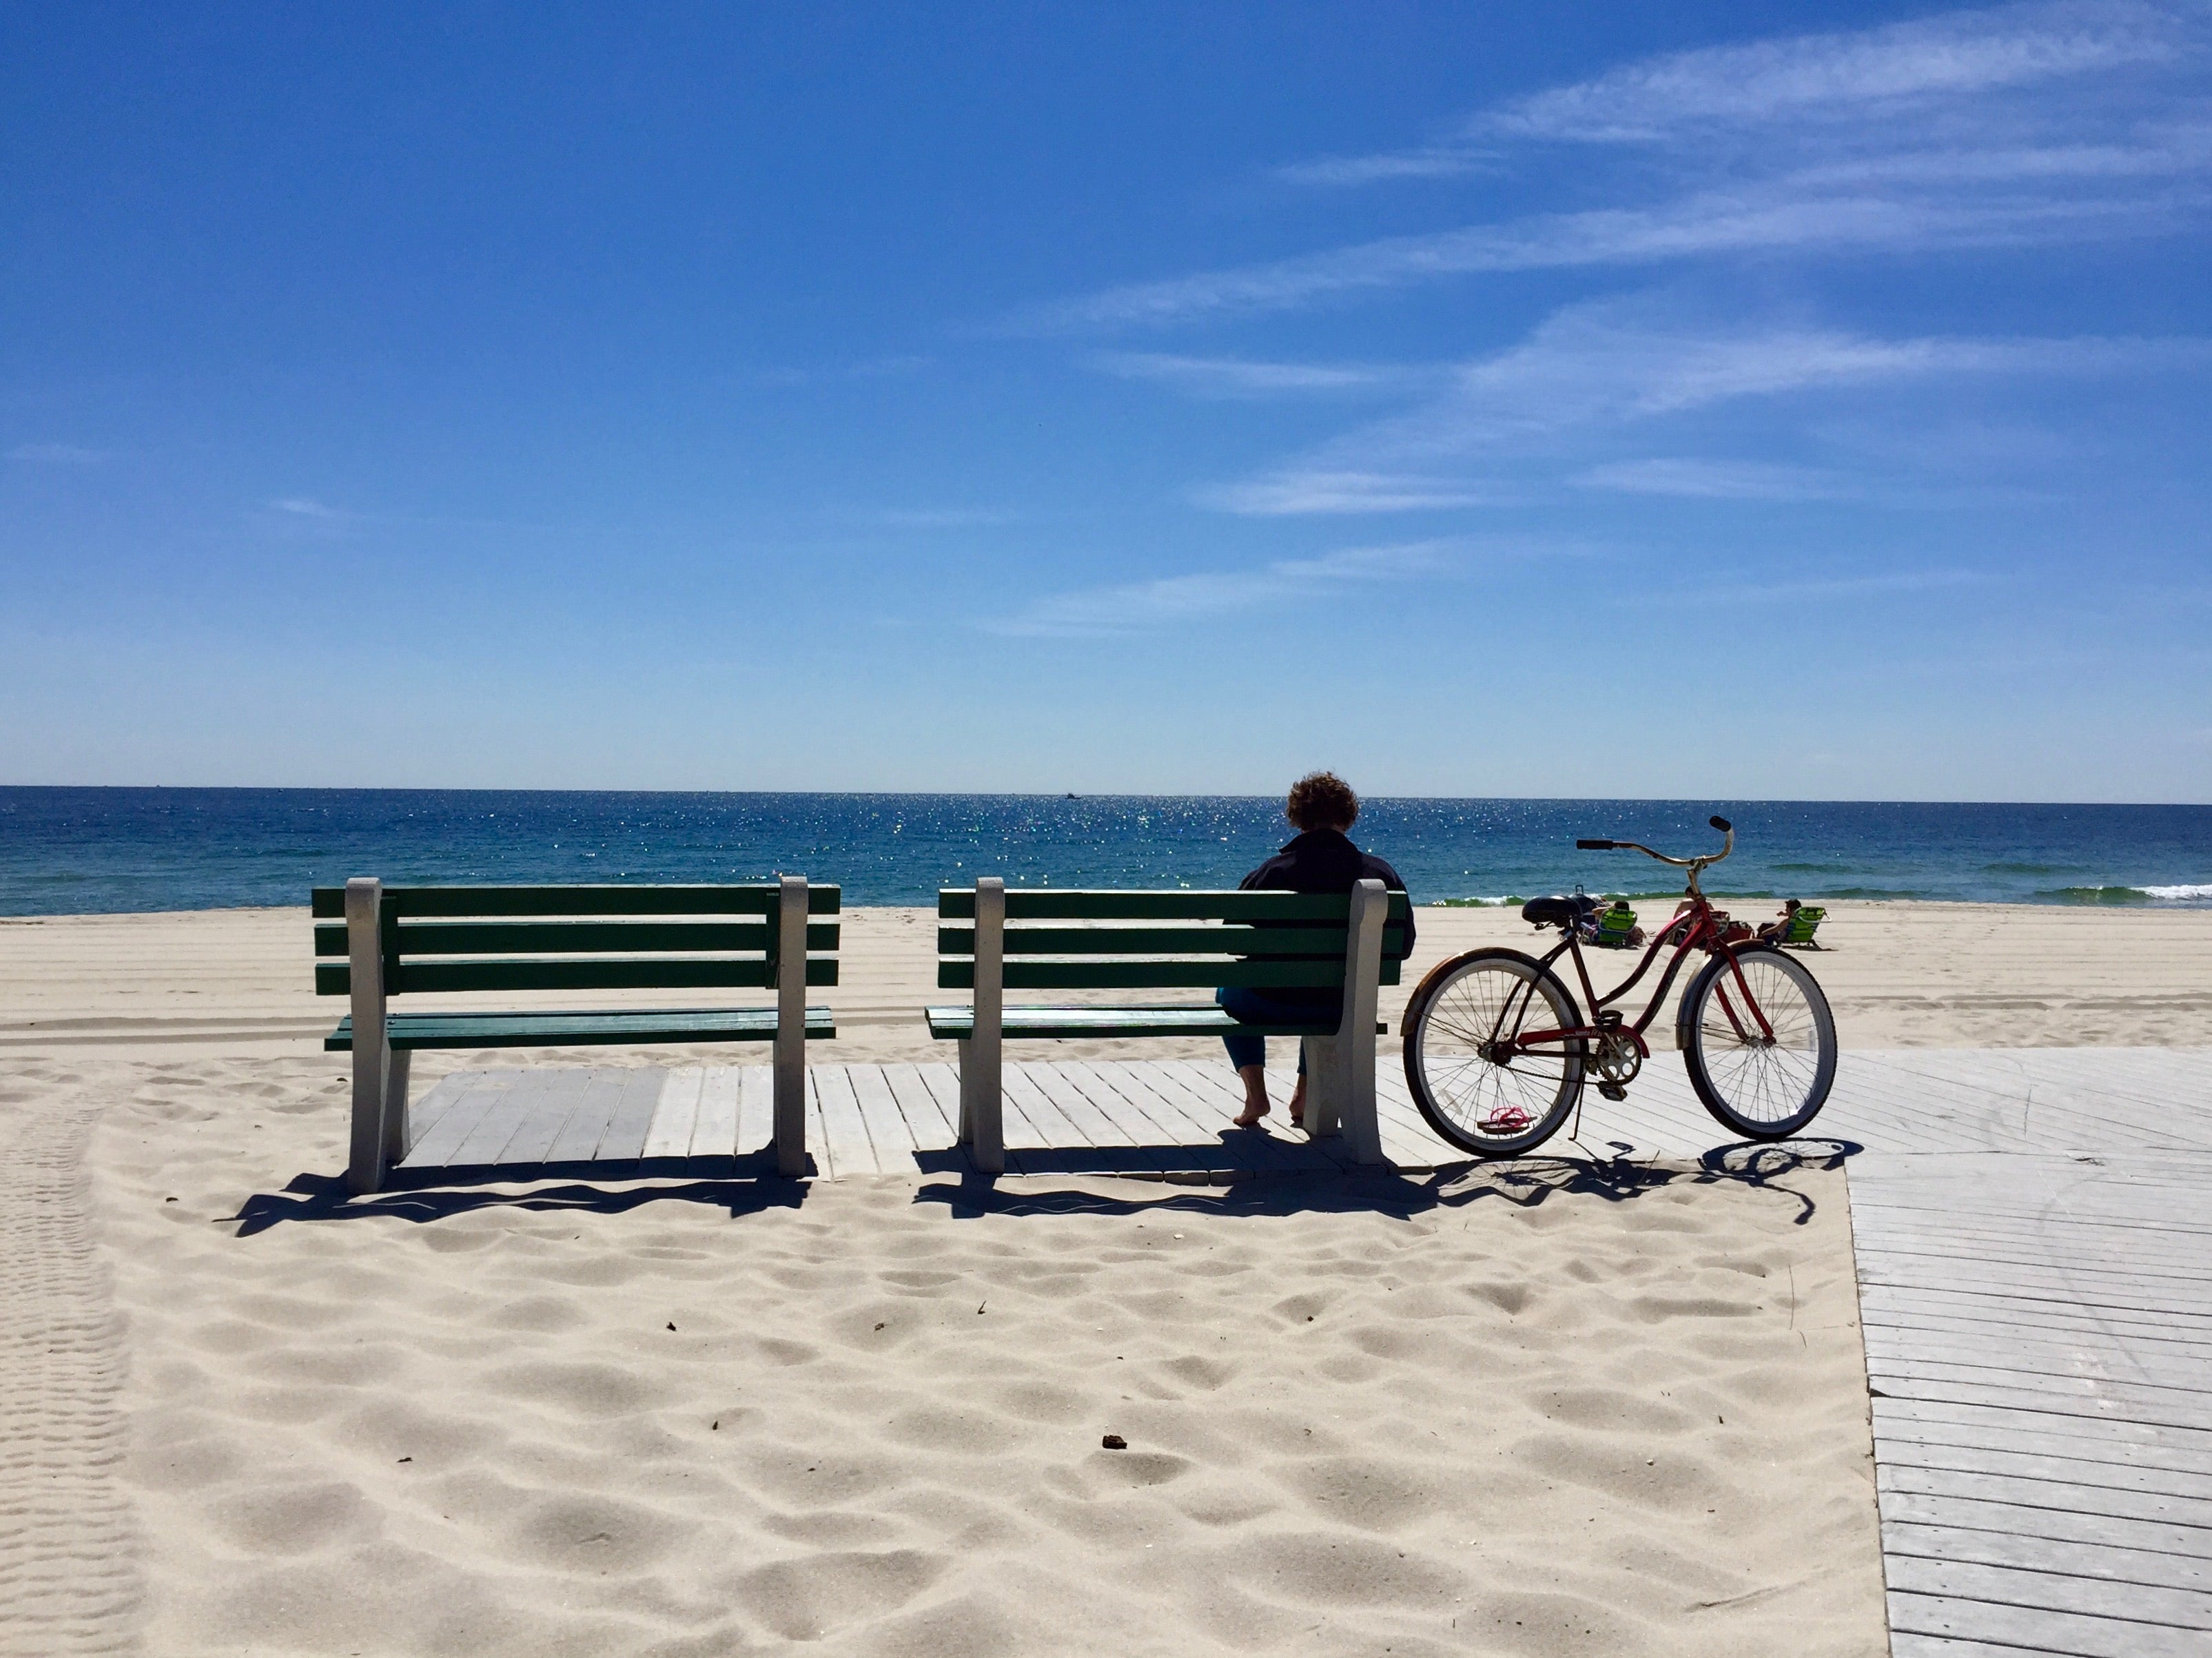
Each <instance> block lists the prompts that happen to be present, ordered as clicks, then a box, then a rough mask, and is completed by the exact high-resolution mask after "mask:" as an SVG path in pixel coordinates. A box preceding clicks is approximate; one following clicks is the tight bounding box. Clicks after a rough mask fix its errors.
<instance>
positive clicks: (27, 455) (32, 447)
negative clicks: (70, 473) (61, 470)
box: [8, 443, 107, 466]
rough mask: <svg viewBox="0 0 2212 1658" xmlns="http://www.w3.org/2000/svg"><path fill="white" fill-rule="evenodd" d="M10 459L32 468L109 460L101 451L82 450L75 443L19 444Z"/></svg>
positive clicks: (9, 456)
mask: <svg viewBox="0 0 2212 1658" xmlns="http://www.w3.org/2000/svg"><path fill="white" fill-rule="evenodd" d="M8 459H10V460H20V461H22V462H24V463H25V464H27V465H32V466H89V465H93V464H94V462H95V461H101V460H105V459H107V455H106V451H105V450H100V449H81V448H79V447H78V446H76V444H74V443H19V444H17V445H16V446H15V447H14V448H12V449H10V450H9V451H8Z"/></svg>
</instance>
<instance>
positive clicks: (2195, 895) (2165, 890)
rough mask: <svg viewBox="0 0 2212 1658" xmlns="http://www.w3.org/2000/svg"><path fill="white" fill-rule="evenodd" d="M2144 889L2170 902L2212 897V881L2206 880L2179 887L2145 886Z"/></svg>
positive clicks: (2155, 896) (2201, 900)
mask: <svg viewBox="0 0 2212 1658" xmlns="http://www.w3.org/2000/svg"><path fill="white" fill-rule="evenodd" d="M2142 890H2144V891H2145V892H2147V893H2148V894H2149V895H2150V896H2152V897H2154V898H2163V899H2165V900H2166V902H2169V903H2172V902H2177V901H2178V902H2183V903H2203V902H2205V901H2206V900H2208V899H2212V882H2206V881H2199V882H2195V883H2193V884H2187V885H2183V886H2178V887H2145V888H2143V889H2142Z"/></svg>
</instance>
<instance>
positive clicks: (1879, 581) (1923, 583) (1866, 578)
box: [1674, 569, 1990, 604]
mask: <svg viewBox="0 0 2212 1658" xmlns="http://www.w3.org/2000/svg"><path fill="white" fill-rule="evenodd" d="M1987 580H1990V578H1989V577H1988V576H1987V575H1986V574H1984V573H1982V572H1981V571H1978V570H1956V569H1936V570H1892V571H1885V572H1881V573H1879V574H1870V575H1854V576H1829V577H1817V576H1816V577H1811V578H1808V579H1805V580H1781V581H1729V582H1721V583H1717V584H1716V585H1714V586H1706V587H1699V588H1696V589H1693V590H1692V591H1689V592H1681V593H1678V594H1676V595H1674V597H1676V598H1680V599H1685V600H1687V601H1690V602H1692V603H1695V604H1804V603H1809V602H1812V601H1814V600H1819V599H1850V598H1870V597H1873V596H1875V595H1877V594H1881V593H1925V592H1945V591H1948V590H1951V589H1955V588H1959V587H1971V586H1978V585H1979V584H1981V583H1983V582H1985V581H1987Z"/></svg>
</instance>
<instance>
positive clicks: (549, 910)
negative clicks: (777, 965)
mask: <svg viewBox="0 0 2212 1658" xmlns="http://www.w3.org/2000/svg"><path fill="white" fill-rule="evenodd" d="M384 897H385V903H386V906H387V909H388V913H390V914H395V915H451V916H474V915H771V914H775V907H776V904H777V902H779V900H778V896H777V890H776V888H775V885H774V884H773V883H770V884H764V885H759V886H720V887H716V886H649V885H647V884H644V883H642V882H641V883H639V884H636V885H635V886H613V885H599V886H540V887H525V886H503V887H387V888H386V890H385V895H384ZM841 902H842V889H841V888H838V887H834V886H815V885H813V884H809V885H808V886H807V889H806V910H807V914H810V915H835V914H837V913H838V910H839V906H840V903H841ZM310 906H311V908H312V909H313V914H314V915H315V918H316V919H317V920H344V919H345V889H344V888H343V887H317V888H315V889H314V890H313V894H312V895H311V897H310Z"/></svg>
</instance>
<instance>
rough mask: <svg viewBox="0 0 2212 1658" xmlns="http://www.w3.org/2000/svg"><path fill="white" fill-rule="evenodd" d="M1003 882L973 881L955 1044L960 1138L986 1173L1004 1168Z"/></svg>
mask: <svg viewBox="0 0 2212 1658" xmlns="http://www.w3.org/2000/svg"><path fill="white" fill-rule="evenodd" d="M1005 1014H1006V882H1005V881H1004V880H1002V879H1000V878H999V877H998V876H995V875H987V876H985V877H983V878H982V879H981V880H979V881H977V882H976V883H975V1024H974V1026H973V1028H972V1031H971V1034H970V1035H969V1038H968V1040H967V1041H966V1042H962V1043H961V1044H960V1143H961V1144H962V1145H964V1146H966V1147H967V1148H968V1156H969V1159H970V1160H971V1161H973V1162H974V1163H975V1167H976V1168H977V1169H981V1171H982V1172H983V1173H985V1174H987V1175H1002V1174H1004V1173H1006V1130H1005V1121H1004V1117H1003V1110H1004V1102H1003V1098H1002V1096H1001V1094H1000V1069H999V1067H1000V1035H1001V1031H1002V1029H1003V1024H1004V1020H1005Z"/></svg>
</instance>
